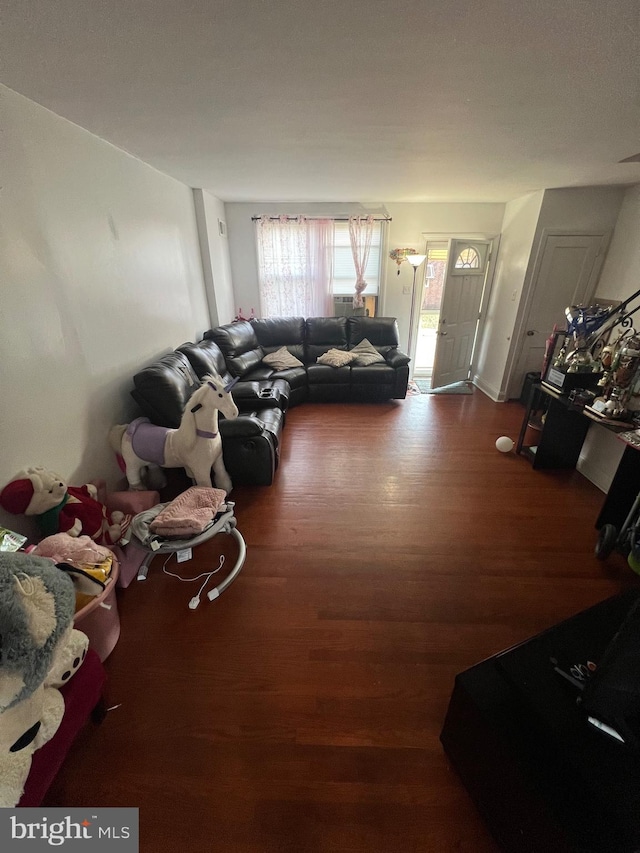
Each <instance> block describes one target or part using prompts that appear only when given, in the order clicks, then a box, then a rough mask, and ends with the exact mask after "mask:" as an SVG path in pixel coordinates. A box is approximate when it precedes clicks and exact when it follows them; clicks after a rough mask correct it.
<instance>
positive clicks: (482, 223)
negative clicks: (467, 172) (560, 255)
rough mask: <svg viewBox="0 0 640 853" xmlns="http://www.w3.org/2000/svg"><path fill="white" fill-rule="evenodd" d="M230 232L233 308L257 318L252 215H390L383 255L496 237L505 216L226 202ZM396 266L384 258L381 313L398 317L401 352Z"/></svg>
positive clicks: (440, 207)
mask: <svg viewBox="0 0 640 853" xmlns="http://www.w3.org/2000/svg"><path fill="white" fill-rule="evenodd" d="M225 212H226V216H227V225H228V229H229V249H230V255H231V269H232V272H233V282H234V291H235V295H236V301H237V305H236V309H237V308H242V311H243V313H244V314H245V315H248V314H249V312H250V311H251V309H252V308H253V309H255V311H256V314H258V313H259V306H260V299H259V291H258V264H257V256H256V247H255V234H254V225H253V223H252V221H251V217H252V216H263V215H264V216H277V215H278V214H287V215H290V216H295V215H297V214H303V213H304V214H307V215H309V216H366V215H368V214H374V215H378V216H384V215H389V216H391V218H392V221H391V222H390V223H389V226H388V232H387V234H388V239H387V250H388V249H393V248H403V247H413V248H415V249H416V250H418V251H423V250H424V247H425V241H426V237H425V235H426V234H440V235H446V236H448V235H455V234H476V235H478V234H488V235H494V234H498V233H499V232H500V225H501V222H502V217H503V214H504V205H503V204H418V203H415V204H411V203H407V204H383V203H380V204H372V205H366V206H365V205H361V204H358V203H355V202H354V203H353V204H333V203H328V202H327V203H324V204H304V203H302V202H300V203H297V204H294V203H286V204H285V203H271V204H252V203H231V204H226V205H225ZM397 269H398V267H397V266H396V264H395V263H394V261H392V260H391V259H390V258H389V257H388V252H387V254H386V264H385V268H384V270H383V276H385V277H386V280H385V283H384V298H383V300H382V305H381V313H383V314H385V315H386V316H390V317H397V318H398V326H399V329H400V345H401V347H402V348H406V346H407V340H408V331H409V315H410V311H411V295H410V293H409V294H405V293H404V292H403V290H404V286H405V285H410V284H411V282H412V280H413V269H412V267H411V266H410V265H409V264H402V266H401V267H400V275H399V276H398V275H397Z"/></svg>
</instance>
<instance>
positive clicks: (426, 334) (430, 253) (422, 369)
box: [413, 240, 449, 383]
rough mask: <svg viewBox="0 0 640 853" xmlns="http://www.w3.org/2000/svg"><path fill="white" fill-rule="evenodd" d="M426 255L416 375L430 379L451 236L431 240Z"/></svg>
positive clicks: (418, 297) (419, 314)
mask: <svg viewBox="0 0 640 853" xmlns="http://www.w3.org/2000/svg"><path fill="white" fill-rule="evenodd" d="M425 254H426V256H427V257H426V259H425V262H424V265H423V267H422V282H421V285H420V288H419V294H414V299H415V298H416V297H417V299H418V300H419V303H418V304H419V306H420V310H419V312H417V313H418V321H417V323H418V325H417V329H416V351H415V355H414V358H413V376H414V378H415V379H419V380H425V381H427V383H428V382H430V381H431V376H432V373H433V363H434V359H435V354H436V341H437V336H438V328H439V325H440V307H441V304H442V294H443V290H444V281H445V276H446V273H447V259H448V257H449V242H448V240H437V241H436V240H429V241H428V242H427V247H426V249H425Z"/></svg>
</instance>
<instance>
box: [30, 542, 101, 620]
mask: <svg viewBox="0 0 640 853" xmlns="http://www.w3.org/2000/svg"><path fill="white" fill-rule="evenodd" d="M31 553H32V554H35V555H37V556H38V557H48V558H49V559H50V560H53V562H54V563H55V564H56V565H57V566H58V568H59V569H61V570H62V571H64V572H66V573H67V574H68V575H69V577H70V578H71V580H72V581H73V586H74V588H75V593H76V613H77V612H78V611H79V610H82V608H83V607H84V606H85V605H86V604H89V603H90V602H91V600H92V599H93V598H95V596H96V595H100V594H101V593H102V592H104V590H105V588H106V585H107V581H108V580H109V578H110V576H111V570H112V568H113V561H114V554H113V551H111V550H110V549H109V548H107V547H106V546H104V545H97V544H96V543H95V542H94V541H93V540H92V539H90V538H89V537H88V536H78V537H77V538H74V537H73V536H69V534H68V533H54V534H53V536H46V537H45V538H44V539H43V540H42V541H41V542H39V543H38V544H37V545H36V547H35V548H34V549H33V550H32V551H31Z"/></svg>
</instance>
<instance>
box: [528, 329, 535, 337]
mask: <svg viewBox="0 0 640 853" xmlns="http://www.w3.org/2000/svg"><path fill="white" fill-rule="evenodd" d="M534 335H535V331H534V330H533V329H529V330H528V331H527V337H528V338H532V337H533V336H534Z"/></svg>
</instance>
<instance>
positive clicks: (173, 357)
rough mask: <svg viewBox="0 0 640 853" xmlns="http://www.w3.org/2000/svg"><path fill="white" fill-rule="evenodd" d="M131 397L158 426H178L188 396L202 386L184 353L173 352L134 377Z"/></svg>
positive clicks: (173, 427) (175, 427) (174, 427)
mask: <svg viewBox="0 0 640 853" xmlns="http://www.w3.org/2000/svg"><path fill="white" fill-rule="evenodd" d="M133 384H134V388H133V390H132V391H131V396H132V397H133V399H134V400H135V401H136V403H138V405H139V406H140V408H141V409H142V411H143V413H144V414H145V415H146V416H147V417H148V418H150V419H151V421H152V422H153V423H154V424H158V426H166V427H171V428H172V429H177V428H178V427H179V426H180V421H181V419H182V413H183V412H184V410H185V408H186V405H187V403H188V401H189V398H190V397H191V395H192V394H193V392H194V391H195V390H196V388H199V387H200V380H199V379H198V377H197V376H196V374H195V372H194V370H193V368H192V367H191V365H190V364H189V361H188V359H187V357H186V356H185V354H184V353H182V352H177V351H175V352H170V353H167V355H165V356H163V357H162V358H161V359H159V361H157V362H156V363H155V364H151V365H149V367H145V368H144V369H143V370H141V371H139V372H138V373H136V374H135V376H134V377H133Z"/></svg>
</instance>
